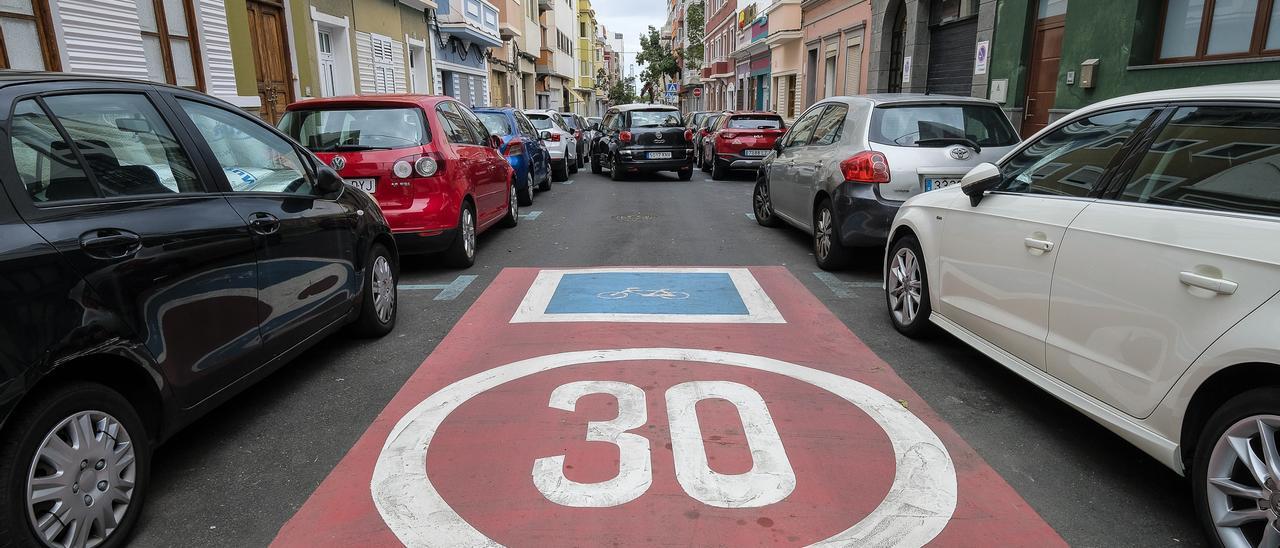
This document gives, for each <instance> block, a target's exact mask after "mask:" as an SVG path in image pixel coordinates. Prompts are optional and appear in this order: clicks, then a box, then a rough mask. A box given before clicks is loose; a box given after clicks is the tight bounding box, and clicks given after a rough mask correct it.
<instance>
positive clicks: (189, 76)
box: [137, 0, 204, 89]
mask: <svg viewBox="0 0 1280 548" xmlns="http://www.w3.org/2000/svg"><path fill="white" fill-rule="evenodd" d="M137 6H138V25H139V26H140V27H141V28H142V49H143V51H144V52H145V53H146V56H147V75H148V77H149V78H151V80H153V81H156V82H165V83H169V84H174V85H178V86H183V87H188V88H194V89H204V78H203V75H202V72H203V71H202V70H201V68H200V54H199V52H200V44H199V42H198V41H197V38H196V31H195V16H194V14H193V13H192V5H191V0H138V1H137Z"/></svg>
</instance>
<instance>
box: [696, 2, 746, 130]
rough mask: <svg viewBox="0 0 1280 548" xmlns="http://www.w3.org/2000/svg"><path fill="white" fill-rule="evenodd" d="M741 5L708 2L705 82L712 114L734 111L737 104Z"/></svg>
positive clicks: (707, 102)
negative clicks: (736, 64) (736, 53)
mask: <svg viewBox="0 0 1280 548" xmlns="http://www.w3.org/2000/svg"><path fill="white" fill-rule="evenodd" d="M738 1H739V0H706V13H707V16H706V26H705V33H704V36H705V38H704V39H703V67H702V79H701V80H702V84H703V88H704V90H703V91H704V93H703V96H704V97H706V106H707V108H708V109H709V110H722V109H729V108H734V105H735V104H736V102H737V88H736V80H737V78H736V73H735V67H734V63H733V57H732V54H733V52H734V51H735V50H737V49H738V28H737V23H738Z"/></svg>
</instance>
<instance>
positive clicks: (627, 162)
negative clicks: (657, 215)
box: [591, 104, 693, 181]
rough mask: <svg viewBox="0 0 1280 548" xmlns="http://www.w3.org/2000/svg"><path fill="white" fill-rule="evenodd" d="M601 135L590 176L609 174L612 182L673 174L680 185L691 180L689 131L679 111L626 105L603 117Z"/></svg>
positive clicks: (691, 147) (612, 110)
mask: <svg viewBox="0 0 1280 548" xmlns="http://www.w3.org/2000/svg"><path fill="white" fill-rule="evenodd" d="M602 125H603V128H602V131H603V135H602V136H601V137H600V141H599V142H598V143H597V144H596V146H595V149H593V150H592V154H591V155H592V157H593V160H592V162H591V172H592V173H601V172H602V171H603V170H604V169H608V170H609V176H610V177H611V178H612V179H613V180H615V181H616V180H621V179H622V178H623V177H624V176H626V175H627V174H630V173H653V172H657V171H674V172H676V173H678V174H679V175H680V180H681V181H688V180H689V179H690V178H692V177H693V131H692V130H690V129H687V128H685V127H684V122H683V121H682V120H681V118H680V110H679V109H677V108H675V107H671V106H665V105H652V104H630V105H619V106H616V107H612V108H610V109H609V111H608V112H606V113H605V115H604V121H603V123H602Z"/></svg>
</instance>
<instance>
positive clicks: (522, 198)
mask: <svg viewBox="0 0 1280 548" xmlns="http://www.w3.org/2000/svg"><path fill="white" fill-rule="evenodd" d="M516 198H517V200H518V203H519V204H520V205H522V206H525V207H528V206H531V205H533V169H532V168H530V169H529V170H528V171H526V172H525V174H524V188H521V189H516Z"/></svg>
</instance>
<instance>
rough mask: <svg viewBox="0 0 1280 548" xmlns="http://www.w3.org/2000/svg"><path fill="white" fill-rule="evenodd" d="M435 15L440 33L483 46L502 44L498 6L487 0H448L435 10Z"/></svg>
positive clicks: (494, 46)
mask: <svg viewBox="0 0 1280 548" xmlns="http://www.w3.org/2000/svg"><path fill="white" fill-rule="evenodd" d="M446 8H447V11H446ZM436 17H437V21H438V22H439V24H440V33H441V34H444V35H446V36H453V37H456V38H458V39H460V40H462V41H464V42H471V43H473V44H476V45H479V46H480V47H485V48H496V47H501V46H502V35H501V33H500V32H499V30H498V7H497V6H495V5H493V4H492V3H491V2H489V1H488V0H450V1H449V2H448V3H446V4H445V6H442V7H441V8H440V9H439V10H437V11H436Z"/></svg>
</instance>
